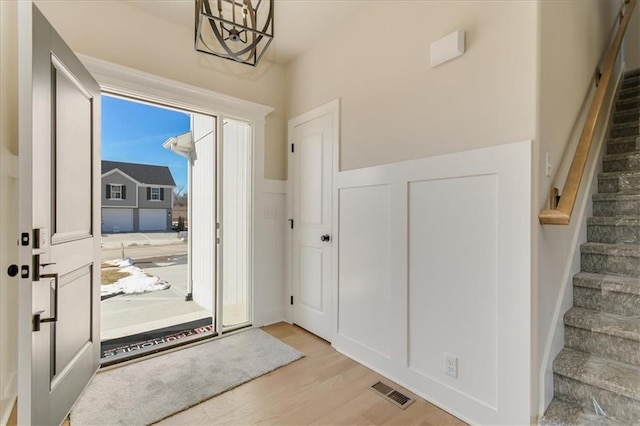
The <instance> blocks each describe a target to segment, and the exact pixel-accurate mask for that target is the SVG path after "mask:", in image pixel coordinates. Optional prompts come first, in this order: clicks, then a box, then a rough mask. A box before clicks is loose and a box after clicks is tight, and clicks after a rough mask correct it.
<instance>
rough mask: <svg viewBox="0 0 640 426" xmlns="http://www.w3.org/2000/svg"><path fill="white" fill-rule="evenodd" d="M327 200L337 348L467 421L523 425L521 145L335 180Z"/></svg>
mask: <svg viewBox="0 0 640 426" xmlns="http://www.w3.org/2000/svg"><path fill="white" fill-rule="evenodd" d="M337 198H338V202H339V207H338V209H339V228H340V234H339V253H338V255H337V257H338V261H339V266H338V277H339V279H338V284H337V288H334V297H335V298H336V299H337V300H336V302H337V307H338V309H337V313H336V318H335V325H336V329H335V337H334V340H333V345H334V346H335V348H336V349H337V350H339V351H340V352H343V353H345V354H347V355H349V356H351V357H353V358H354V359H356V360H358V361H360V362H362V363H363V364H365V365H368V366H370V367H371V368H373V369H375V370H377V371H379V372H381V373H382V374H384V375H386V376H387V377H389V378H391V379H393V380H396V381H398V382H399V383H401V384H402V385H404V386H406V387H407V388H409V389H410V390H412V391H414V392H416V393H417V394H419V395H421V396H422V397H424V398H426V399H427V400H431V401H433V402H434V403H436V404H438V405H439V406H441V407H443V408H445V409H447V410H448V411H450V412H451V413H453V414H455V415H457V416H459V417H460V418H462V419H464V420H466V421H469V422H471V423H481V424H497V423H503V424H528V423H529V422H530V415H531V406H530V405H531V404H530V396H531V389H530V383H531V143H530V142H520V143H514V144H508V145H502V146H498V147H493V148H486V149H480V150H474V151H467V152H463V153H457V154H451V155H445V156H439V157H430V158H425V159H419V160H413V161H406V162H401V163H395V164H389V165H384V166H376V167H370V168H365V169H358V170H351V171H346V172H341V173H339V175H338V195H337ZM445 353H446V354H450V355H452V356H454V357H456V358H457V362H458V371H457V375H458V376H457V378H454V377H451V376H448V375H446V374H445Z"/></svg>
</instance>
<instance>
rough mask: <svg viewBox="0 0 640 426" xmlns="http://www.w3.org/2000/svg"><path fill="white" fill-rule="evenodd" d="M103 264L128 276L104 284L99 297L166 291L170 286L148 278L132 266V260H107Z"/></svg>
mask: <svg viewBox="0 0 640 426" xmlns="http://www.w3.org/2000/svg"><path fill="white" fill-rule="evenodd" d="M105 263H107V264H109V265H113V266H117V267H119V268H120V269H119V271H120V272H126V273H128V274H129V276H127V277H124V278H121V279H119V280H118V281H116V282H115V283H113V284H106V285H103V286H101V287H100V296H101V297H103V298H104V297H105V296H110V295H116V294H139V293H149V292H152V291H160V290H166V289H168V288H169V287H171V284H169V283H168V282H166V281H164V280H162V279H160V278H159V277H155V276H151V277H150V276H149V275H147V274H146V273H145V272H144V271H143V270H142V269H140V268H138V267H137V266H133V260H131V259H129V258H127V259H117V260H108V261H105Z"/></svg>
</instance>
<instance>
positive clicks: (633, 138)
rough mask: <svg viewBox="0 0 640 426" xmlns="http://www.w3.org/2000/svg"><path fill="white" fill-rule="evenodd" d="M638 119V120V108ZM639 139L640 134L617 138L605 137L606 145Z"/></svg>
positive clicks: (639, 118) (639, 116)
mask: <svg viewBox="0 0 640 426" xmlns="http://www.w3.org/2000/svg"><path fill="white" fill-rule="evenodd" d="M625 114H628V113H627V112H625ZM638 120H640V109H639V110H638ZM639 139H640V136H637V135H633V136H618V137H617V138H611V137H610V138H608V139H607V145H615V144H619V143H625V142H636V141H638V140H639Z"/></svg>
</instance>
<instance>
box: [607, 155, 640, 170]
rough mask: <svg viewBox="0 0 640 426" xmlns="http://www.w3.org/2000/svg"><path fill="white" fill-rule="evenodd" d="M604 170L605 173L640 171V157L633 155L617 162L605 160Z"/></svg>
mask: <svg viewBox="0 0 640 426" xmlns="http://www.w3.org/2000/svg"><path fill="white" fill-rule="evenodd" d="M602 168H603V170H604V171H605V172H630V171H640V156H634V155H631V156H629V157H626V158H620V159H616V160H605V161H603V164H602Z"/></svg>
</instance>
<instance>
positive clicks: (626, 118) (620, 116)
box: [613, 109, 640, 124]
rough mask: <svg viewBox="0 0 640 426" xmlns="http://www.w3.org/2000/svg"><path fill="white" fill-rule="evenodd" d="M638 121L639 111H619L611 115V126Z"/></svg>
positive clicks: (639, 118) (639, 117)
mask: <svg viewBox="0 0 640 426" xmlns="http://www.w3.org/2000/svg"><path fill="white" fill-rule="evenodd" d="M638 120H640V110H637V109H634V110H629V111H620V112H616V113H614V114H613V124H622V123H629V122H631V121H638Z"/></svg>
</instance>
